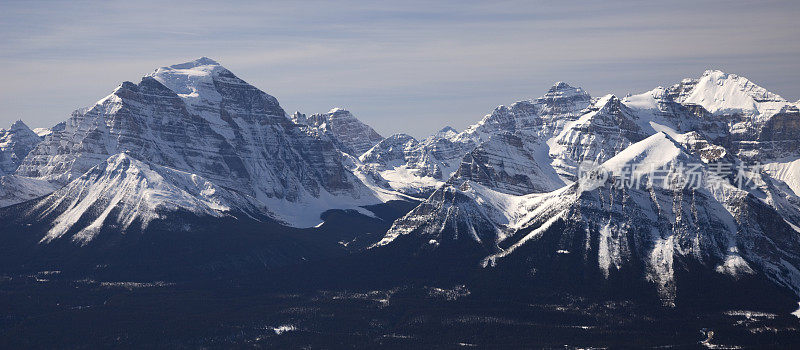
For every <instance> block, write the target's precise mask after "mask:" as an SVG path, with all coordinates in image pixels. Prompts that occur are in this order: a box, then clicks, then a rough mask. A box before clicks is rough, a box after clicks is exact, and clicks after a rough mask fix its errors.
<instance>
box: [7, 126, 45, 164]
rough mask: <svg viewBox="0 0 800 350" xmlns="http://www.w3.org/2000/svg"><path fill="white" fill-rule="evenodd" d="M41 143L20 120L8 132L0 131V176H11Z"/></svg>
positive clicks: (37, 136)
mask: <svg viewBox="0 0 800 350" xmlns="http://www.w3.org/2000/svg"><path fill="white" fill-rule="evenodd" d="M40 141H41V138H40V137H39V135H36V133H35V132H33V130H31V129H30V128H29V127H28V126H27V125H25V123H24V122H23V121H22V120H18V121H16V122H14V124H12V125H11V127H10V128H9V129H8V130H4V129H0V176H2V175H5V174H13V173H14V172H15V171H16V170H17V167H19V165H20V164H21V163H22V160H23V159H24V158H25V157H26V156H27V155H28V152H30V151H31V149H33V147H34V146H36V144H38V143H39V142H40Z"/></svg>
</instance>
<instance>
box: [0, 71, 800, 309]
mask: <svg viewBox="0 0 800 350" xmlns="http://www.w3.org/2000/svg"><path fill="white" fill-rule="evenodd" d="M589 163H591V164H594V166H597V167H598V168H596V169H603V170H604V171H605V172H604V174H606V175H608V177H607V178H605V179H604V181H606V182H603V181H601V182H599V183H590V182H587V180H586V179H585V178H583V177H581V175H582V174H581V171H582V167H584V166H586V164H589ZM686 164H696V165H697V168H696V169H694V171H699V172H701V173H711V172H713V170H714V169H717V168H719V167H720V166H721V165H731V166H733V167H738V168H745V167H746V168H747V169H750V170H748V171H747V172H746V175H747V176H748V180H749V181H750V183H749V186H746V187H742V186H736V183H735V181H736V180H737V179H735V178H734V177H735V176H733V175H731V176H727V177H725V176H723V177H722V178H721V180H720V181H718V182H715V183H702V184H701V185H700V186H697V187H692V188H687V187H685V186H680V184H681V183H682V182H681V181H679V180H681V179H685V176H686V169H685V168H683V166H684V165H686ZM647 167H658V168H659V169H662V170H664V171H665V172H666V175H665V176H666V178H668V179H670V181H672V182H664V183H658V182H657V181H652V180H653V179H651V178H649V177H648V176H647V174H646V173H642V174H643V175H642V177H641V178H640V179H639V180H640V182H641V183H643V185H642V186H639V187H620V186H615V181H616V180H615V179H618V178H619V177H622V176H624V174H623V172H624V171H625V170H624V169H637V168H647ZM0 176H2V177H1V178H0V208H3V207H12V206H15V208H16V207H18V208H21V209H20V210H22V211H24V213H23V215H20V216H19V217H20V218H21V219H19V220H37V221H38V224H42V222H44V224H45V226H46V232H44V233H37V234H40V235H41V236H40V237H38V236H37V237H36V240H37V241H38V242H39V243H38V244H39V245H48V244H52V243H53V242H64V241H67V242H72V243H73V244H74V245H75V246H76V249H80V248H79V247H81V246H86V245H91V244H92V242H93V241H94V240H95V239H97V236H98V235H99V234H101V232H107V231H108V229H109V228H113V229H116V230H117V231H120V232H123V233H124V232H126V231H128V230H130V229H131V228H132V227H136V228H137V230H146V229H147V227H148V225H149V224H150V223H151V222H154V221H158V220H165V218H166V217H168V216H169V215H168V214H169V213H171V212H177V211H180V212H188V213H192V214H193V215H197V216H200V217H207V218H211V219H213V218H226V219H233V220H236V219H237V218H247V219H248V220H256V221H274V222H278V223H280V224H281V225H285V226H288V227H313V226H319V224H320V223H321V222H322V219H321V215H322V214H323V213H324V212H326V211H328V210H331V209H352V210H355V211H357V212H359V213H361V214H362V215H365V216H375V214H374V213H372V212H370V211H369V210H367V209H365V207H367V206H369V205H374V204H379V203H387V202H390V201H394V200H417V201H421V202H420V203H419V205H417V206H416V208H414V209H413V210H411V211H410V212H408V213H407V214H405V215H404V216H403V217H401V218H399V219H397V220H396V221H394V223H393V224H392V226H391V228H390V229H389V231H388V232H386V233H385V234H384V233H383V232H381V233H380V235H382V238H381V239H377V240H375V241H373V242H376V243H374V244H373V245H372V246H371V249H392V247H401V246H402V247H406V248H407V247H408V246H412V247H415V249H412V250H411V251H409V255H413V254H415V252H419V251H425V252H427V253H429V254H433V255H436V254H437V251H440V250H442V251H443V250H447V249H451V248H453V247H456V248H453V249H465V248H464V247H467V249H470V251H471V252H478V253H477V254H478V256H477V258H476V259H474V261H472V262H471V263H473V264H474V265H475V266H482V268H484V269H502V268H503V267H504V266H508V265H515V266H516V267H519V266H520V265H526V264H530V265H532V266H529V267H530V269H534V270H535V269H546V268H548V267H547V266H544V265H541V264H540V263H537V262H535V261H536V259H533V258H532V257H531V256H530V254H531V251H533V250H532V249H533V248H532V247H535V251H546V252H550V253H551V254H553V256H570V257H573V259H576V260H575V261H577V262H579V264H578V265H579V266H582V269H583V270H584V272H585V273H583V275H595V276H596V277H597V279H598V280H610V279H614V278H618V276H627V277H625V278H639V279H642V280H645V281H647V282H648V283H650V284H651V285H652V286H653V288H654V290H656V291H657V293H658V295H659V296H660V298H661V300H662V302H663V303H664V304H665V305H672V304H674V303H675V300H676V295H677V294H678V293H679V292H678V291H679V290H680V288H681V285H682V283H683V282H682V280H681V278H682V277H681V276H683V274H682V273H681V272H679V271H678V270H681V269H682V270H687V271H702V272H703V273H710V274H717V275H720V276H725V278H730V279H732V280H736V279H738V278H741V277H742V276H763V277H764V278H765V280H768V281H771V282H772V283H774V284H775V285H776V286H779V287H780V288H785V289H786V290H787V291H790V292H791V293H794V294H795V295H797V296H798V297H800V229H799V228H798V227H800V110H798V103H796V102H789V101H787V100H785V99H783V98H782V97H780V96H778V95H776V94H774V93H771V92H769V91H767V90H766V89H764V88H762V87H760V86H758V85H756V84H754V83H752V82H750V81H749V80H747V79H746V78H744V77H741V76H737V75H733V74H727V73H723V72H720V71H706V72H705V73H704V74H703V75H702V76H701V77H699V78H697V79H683V80H681V81H680V82H679V83H677V84H675V85H673V86H670V87H666V88H664V87H657V88H655V89H653V90H651V91H647V92H644V93H641V94H637V95H632V96H627V97H624V98H618V97H617V96H614V95H606V96H602V97H599V98H593V97H591V96H590V95H589V94H588V93H587V92H586V91H584V90H583V89H581V88H578V87H573V86H570V85H569V84H567V83H563V82H558V83H556V84H554V85H553V86H552V87H551V88H550V89H549V90H548V91H547V92H545V93H544V95H542V96H541V97H538V98H531V99H529V100H525V101H519V102H515V103H513V104H511V105H510V106H499V107H497V108H496V109H494V110H493V111H491V113H490V114H488V115H486V116H485V117H483V118H482V119H480V120H479V121H478V122H477V123H475V124H474V125H472V126H470V127H468V128H467V129H466V130H464V131H462V132H458V131H456V130H455V129H453V128H450V127H445V128H443V129H441V130H440V131H438V132H436V133H434V134H433V135H431V136H429V137H427V138H425V139H422V140H417V139H415V138H413V137H411V136H409V135H405V134H396V135H391V136H388V137H386V138H384V137H382V136H381V135H379V134H378V133H377V132H375V130H373V129H372V128H371V127H370V126H368V125H366V124H364V123H363V122H361V121H359V120H358V119H357V118H356V117H355V116H354V115H353V114H352V113H350V112H349V111H346V110H344V109H340V108H334V109H332V110H330V111H329V112H327V113H320V114H312V115H310V116H307V115H305V114H301V113H299V112H297V113H295V114H292V115H288V114H287V113H286V112H285V111H284V110H283V108H282V107H281V106H280V104H279V103H278V101H277V99H275V98H274V97H272V96H270V95H268V94H267V93H265V92H263V91H261V90H259V89H258V88H256V87H254V86H252V85H250V84H248V83H246V82H245V81H243V80H241V79H240V78H238V77H237V76H235V75H234V74H233V73H232V72H230V71H229V70H227V69H225V68H224V67H222V66H221V65H219V64H218V63H217V62H215V61H213V60H211V59H208V58H200V59H198V60H195V61H191V62H187V63H182V64H176V65H172V66H168V67H162V68H158V69H157V70H155V71H154V72H153V73H151V74H149V75H146V76H145V77H143V78H142V79H141V81H140V82H139V83H132V82H123V83H122V84H121V85H119V86H118V87H117V88H116V89H114V90H113V91H112V93H111V94H110V95H108V96H106V97H105V98H103V99H101V100H99V101H98V102H97V103H96V104H95V105H93V106H91V107H89V108H86V109H82V110H78V111H75V112H73V113H72V115H71V116H70V117H69V118H68V119H67V120H66V121H65V122H63V123H60V124H58V125H56V126H53V127H51V128H48V129H41V130H37V131H36V132H34V131H33V130H31V129H29V128H28V127H27V126H25V124H23V123H22V122H17V123H15V124H14V125H13V126H12V127H11V128H10V129H9V130H0ZM739 180H741V179H739ZM676 181H677V182H676ZM7 212H10V211H7ZM104 229H105V230H104ZM399 242H405V243H403V244H400V243H399ZM409 244H410V245H409ZM406 248H403V249H406ZM398 249H399V248H398ZM536 264H540V266H533V265H536ZM615 276H617V277H615Z"/></svg>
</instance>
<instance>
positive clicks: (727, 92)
mask: <svg viewBox="0 0 800 350" xmlns="http://www.w3.org/2000/svg"><path fill="white" fill-rule="evenodd" d="M670 90H671V92H672V93H673V94H674V95H675V97H674V99H675V101H676V102H680V103H683V104H696V105H700V106H703V108H705V109H706V110H708V111H709V112H711V113H712V114H715V115H721V114H736V113H744V114H756V115H761V116H763V117H769V116H771V115H774V114H775V113H777V112H778V111H780V109H781V108H783V106H785V105H786V104H787V103H788V102H787V101H786V100H785V99H783V97H780V96H779V95H777V94H774V93H771V92H769V91H767V90H766V89H764V88H762V87H760V86H758V85H756V84H754V83H752V82H751V81H750V80H748V79H747V78H745V77H742V76H738V75H736V74H728V73H725V72H722V71H719V70H707V71H705V72H704V73H703V75H702V76H701V77H700V78H699V79H684V80H683V81H682V82H681V83H679V84H676V85H674V86H672V87H671V88H670Z"/></svg>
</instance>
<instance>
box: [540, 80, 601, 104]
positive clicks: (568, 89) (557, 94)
mask: <svg viewBox="0 0 800 350" xmlns="http://www.w3.org/2000/svg"><path fill="white" fill-rule="evenodd" d="M575 97H579V98H580V97H587V98H588V97H589V94H588V93H586V91H583V89H582V88H580V87H573V86H571V85H569V84H567V83H565V82H563V81H559V82H556V83H555V84H553V86H552V87H550V89H549V90H547V93H545V94H544V96H542V97H540V98H539V100H551V99H567V98H575Z"/></svg>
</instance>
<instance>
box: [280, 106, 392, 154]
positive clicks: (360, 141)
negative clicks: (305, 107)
mask: <svg viewBox="0 0 800 350" xmlns="http://www.w3.org/2000/svg"><path fill="white" fill-rule="evenodd" d="M291 118H292V120H293V121H294V122H295V123H297V124H302V125H306V126H309V127H311V128H312V129H315V130H318V131H319V132H322V133H329V134H330V135H331V136H333V138H334V140H336V141H337V142H338V143H339V144H340V145H341V147H342V150H343V151H344V152H346V153H348V154H350V155H352V156H354V157H358V156H360V155H362V154H363V153H364V152H366V151H367V150H369V149H370V148H372V146H375V144H377V143H378V142H380V141H381V140H383V136H381V135H380V134H378V133H377V132H376V131H375V130H374V129H372V127H370V126H369V125H367V124H364V123H362V122H361V121H360V120H358V119H357V118H356V117H355V116H354V115H353V114H352V113H350V112H349V111H347V110H345V109H343V108H333V109H331V110H330V111H328V113H322V114H312V115H311V116H306V115H305V114H302V113H300V112H295V114H293V115H292V116H291Z"/></svg>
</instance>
